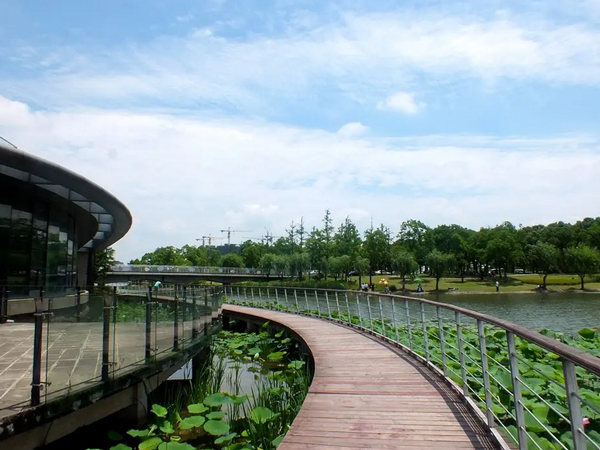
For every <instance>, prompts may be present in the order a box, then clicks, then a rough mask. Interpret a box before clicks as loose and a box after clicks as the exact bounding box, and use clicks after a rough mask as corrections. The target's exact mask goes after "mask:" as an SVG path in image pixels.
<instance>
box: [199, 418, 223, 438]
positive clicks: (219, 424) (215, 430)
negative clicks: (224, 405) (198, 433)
mask: <svg viewBox="0 0 600 450" xmlns="http://www.w3.org/2000/svg"><path fill="white" fill-rule="evenodd" d="M204 429H205V430H206V432H207V433H210V434H212V435H213V436H223V435H225V434H227V433H229V425H227V424H226V423H225V422H223V421H222V420H209V421H208V422H206V423H205V424H204Z"/></svg>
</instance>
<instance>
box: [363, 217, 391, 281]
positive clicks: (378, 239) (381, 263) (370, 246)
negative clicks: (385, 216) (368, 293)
mask: <svg viewBox="0 0 600 450" xmlns="http://www.w3.org/2000/svg"><path fill="white" fill-rule="evenodd" d="M384 231H385V230H384V227H383V226H382V227H381V228H376V229H373V228H371V229H370V230H367V231H366V232H365V241H364V242H363V248H364V252H365V256H367V258H368V259H369V262H370V264H371V267H370V270H369V284H373V272H374V271H376V270H381V269H385V268H386V267H387V266H389V261H390V246H389V236H388V235H386V234H385V232H384Z"/></svg>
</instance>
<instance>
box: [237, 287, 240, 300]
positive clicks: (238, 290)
mask: <svg viewBox="0 0 600 450" xmlns="http://www.w3.org/2000/svg"><path fill="white" fill-rule="evenodd" d="M237 301H238V302H239V301H240V287H239V286H238V287H237Z"/></svg>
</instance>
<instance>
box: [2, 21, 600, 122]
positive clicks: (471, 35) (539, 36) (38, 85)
mask: <svg viewBox="0 0 600 450" xmlns="http://www.w3.org/2000/svg"><path fill="white" fill-rule="evenodd" d="M307 27H308V28H307ZM598 42H600V30H598V28H597V27H593V26H591V25H590V24H588V23H584V22H580V23H576V24H564V23H560V22H557V23H554V22H551V21H548V20H546V19H540V18H534V19H532V18H531V17H525V18H521V17H519V16H518V15H515V14H512V13H510V12H508V13H505V14H500V15H497V16H494V17H491V18H483V17H477V16H475V15H471V16H457V15H453V14H450V13H445V12H437V13H430V12H426V11H425V12H420V13H414V12H408V11H397V12H390V13H386V14H373V13H372V14H364V15H360V16H359V15H354V14H352V13H345V14H343V13H342V15H341V17H340V19H339V20H336V21H330V22H328V23H325V24H319V25H318V26H314V27H312V28H311V27H310V23H303V24H302V26H298V27H294V26H293V24H291V25H290V28H289V29H288V30H286V33H284V34H281V35H276V36H265V35H261V34H258V33H257V34H252V35H250V36H249V37H248V38H247V39H238V38H231V39H229V38H226V37H223V36H220V35H218V34H217V33H216V32H214V31H213V30H212V28H202V29H198V30H196V31H193V32H191V33H190V34H189V35H187V36H183V37H178V36H158V37H157V38H156V39H154V40H150V41H148V42H146V43H138V44H136V45H131V46H121V47H113V48H99V49H97V50H96V51H95V52H92V53H90V49H89V47H86V48H85V49H76V48H70V47H64V46H63V47H58V48H48V49H44V48H36V49H35V52H34V53H33V56H32V58H33V60H32V61H31V63H32V64H36V58H38V59H39V60H40V61H41V60H45V59H46V57H47V56H48V55H52V60H53V61H60V62H61V64H62V66H59V67H57V66H56V65H54V66H53V67H52V68H51V69H48V71H47V72H41V73H39V76H36V77H35V79H27V78H25V79H21V78H11V77H10V76H9V75H5V76H2V77H0V92H11V93H12V92H18V93H19V94H20V95H21V96H22V97H21V98H23V99H28V98H31V100H32V101H36V102H41V103H43V104H45V105H48V104H53V105H64V104H82V103H83V104H90V103H93V104H105V103H106V102H111V101H113V102H114V101H120V102H124V103H126V104H128V103H130V102H131V101H137V102H143V101H144V100H145V101H148V100H155V99H161V100H168V102H169V104H170V105H171V106H179V105H181V104H184V105H189V104H190V103H193V104H194V105H195V106H197V107H200V108H202V107H205V108H206V107H214V105H215V104H216V105H220V106H222V105H224V106H225V107H227V108H228V109H230V108H231V107H234V108H238V109H241V110H243V111H255V112H258V114H261V113H262V112H263V111H264V110H270V108H276V105H282V102H281V99H282V98H283V99H285V100H287V101H290V100H293V99H296V100H298V101H300V100H301V99H304V98H306V94H307V93H310V94H311V95H314V92H315V90H319V89H325V90H328V89H329V87H330V86H335V89H336V90H339V91H341V93H345V94H346V95H348V96H351V97H354V98H357V99H358V100H360V101H361V102H362V103H367V104H368V103H373V104H374V103H377V101H378V100H379V99H381V97H382V95H385V94H387V93H389V92H394V90H396V89H397V88H398V86H403V89H405V90H407V91H409V92H411V91H414V88H415V87H416V86H417V85H419V84H420V83H423V82H424V80H425V85H430V86H440V85H444V84H448V83H457V82H461V81H465V80H472V79H479V80H483V81H484V82H486V83H488V84H489V85H493V84H494V83H497V82H498V81H502V80H506V79H508V80H518V81H529V80H534V81H536V82H544V83H552V84H556V83H558V84H584V85H592V86H598V85H600V48H599V46H598V45H597V43H598ZM63 66H64V67H63ZM428 80H431V83H428V82H427V81H428ZM269 100H273V101H269ZM138 104H139V103H138Z"/></svg>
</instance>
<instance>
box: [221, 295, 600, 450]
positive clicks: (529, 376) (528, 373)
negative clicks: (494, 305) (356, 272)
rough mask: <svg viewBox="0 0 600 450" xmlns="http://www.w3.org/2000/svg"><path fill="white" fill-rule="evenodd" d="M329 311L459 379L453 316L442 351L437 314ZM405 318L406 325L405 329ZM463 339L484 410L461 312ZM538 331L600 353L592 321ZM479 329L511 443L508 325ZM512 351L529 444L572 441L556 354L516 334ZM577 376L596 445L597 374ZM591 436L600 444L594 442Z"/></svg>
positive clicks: (471, 324)
mask: <svg viewBox="0 0 600 450" xmlns="http://www.w3.org/2000/svg"><path fill="white" fill-rule="evenodd" d="M228 303H231V304H238V305H242V306H254V307H256V306H263V307H268V308H269V309H275V310H280V311H288V312H301V313H304V314H309V315H312V316H322V317H329V313H323V312H321V313H319V311H317V310H303V309H300V308H299V309H291V308H288V307H286V306H285V305H283V304H281V303H277V302H269V303H266V302H265V303H262V304H260V305H257V304H256V303H254V302H245V301H233V300H231V299H228ZM331 317H332V318H333V319H339V320H341V321H343V322H346V323H352V324H353V325H359V326H362V327H363V328H366V329H370V328H371V327H372V328H373V331H374V332H375V333H378V334H381V335H384V336H387V337H388V338H390V339H392V340H394V341H396V340H397V341H398V342H399V343H401V344H402V345H404V346H406V347H408V348H412V350H413V351H414V352H415V353H417V354H419V355H421V356H423V357H425V355H426V351H425V350H426V348H427V349H428V353H429V358H430V361H431V362H432V363H433V364H434V365H436V366H437V367H438V368H440V369H441V370H445V373H446V374H447V376H448V377H450V378H451V379H452V380H453V381H454V382H456V383H457V384H458V385H461V386H462V373H461V364H460V355H459V343H458V335H457V328H456V324H455V323H454V322H452V321H451V320H449V319H447V320H443V322H442V328H443V335H444V345H445V352H444V355H443V356H442V351H441V340H440V335H439V330H438V323H437V320H434V319H431V320H429V321H427V320H426V321H425V326H423V324H422V322H421V321H420V317H419V316H418V315H413V316H412V317H419V320H414V319H413V318H411V319H410V320H409V321H408V323H407V324H403V325H401V324H400V322H398V325H397V327H396V326H394V323H393V321H391V320H388V319H386V318H385V316H384V317H383V319H376V318H374V317H370V319H365V317H364V316H363V317H359V316H358V315H353V314H347V313H346V312H341V313H340V312H339V311H338V310H335V311H331ZM430 317H432V316H430ZM409 326H410V333H409ZM461 333H462V342H463V348H464V360H465V367H466V384H467V389H468V392H469V394H470V396H471V398H472V399H473V400H475V402H476V403H478V405H479V406H480V408H481V409H482V410H485V405H486V403H485V390H484V383H483V370H482V366H481V352H480V343H479V336H478V332H477V326H476V324H475V321H473V320H471V321H469V319H468V318H467V317H464V319H463V323H462V330H461ZM540 333H542V334H544V335H545V336H548V337H551V338H553V339H556V340H558V341H561V342H563V343H565V344H567V345H570V346H572V347H575V348H579V349H581V350H583V351H586V352H588V353H590V354H592V355H594V356H596V357H600V333H599V332H598V330H597V329H589V328H584V329H582V330H580V331H579V332H578V333H575V334H565V333H558V332H554V331H551V330H547V329H546V330H541V331H540ZM484 335H485V342H486V354H487V362H488V368H489V381H490V391H491V397H492V410H493V414H494V420H495V422H496V423H497V424H498V425H499V427H498V428H499V429H500V431H501V432H502V433H503V434H504V436H505V439H506V440H507V442H511V441H512V443H514V444H516V443H517V428H516V418H515V408H514V400H513V387H512V379H511V375H510V370H509V367H510V361H509V355H508V351H507V344H506V342H507V336H506V332H505V331H504V330H503V329H501V328H497V327H493V326H485V327H484ZM516 352H517V354H518V358H519V361H518V365H519V374H520V375H519V378H520V379H521V386H522V387H521V391H522V397H523V400H522V402H523V406H524V410H525V423H526V429H527V434H528V439H529V441H530V442H529V447H530V448H539V449H541V450H554V449H571V448H572V436H571V427H570V425H569V422H568V417H569V412H568V409H567V399H566V393H565V389H564V384H565V380H564V375H563V370H562V363H561V360H560V357H559V356H558V355H555V354H553V353H550V352H548V351H547V350H545V349H543V348H542V347H539V346H538V345H535V344H533V343H531V342H529V341H526V340H525V339H521V338H519V337H516ZM576 374H577V383H578V386H579V395H580V396H581V397H582V399H583V401H582V405H581V408H582V414H583V417H584V418H586V419H587V421H586V422H588V421H589V423H587V425H586V426H585V433H586V436H587V438H588V441H589V442H588V443H589V448H600V380H599V378H598V377H597V376H596V375H594V374H592V373H589V372H587V371H586V370H584V369H582V368H579V367H577V368H576ZM592 442H594V443H595V444H597V445H598V446H599V447H596V446H593V445H594V444H592Z"/></svg>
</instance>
